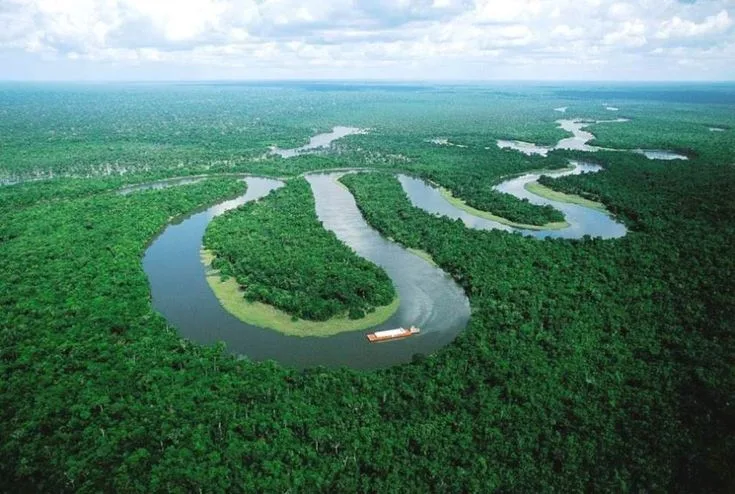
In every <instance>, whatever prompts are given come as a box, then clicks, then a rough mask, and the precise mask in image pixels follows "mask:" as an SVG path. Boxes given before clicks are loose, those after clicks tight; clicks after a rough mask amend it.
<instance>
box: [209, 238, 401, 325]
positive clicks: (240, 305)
mask: <svg viewBox="0 0 735 494" xmlns="http://www.w3.org/2000/svg"><path fill="white" fill-rule="evenodd" d="M200 254H201V259H202V263H203V264H204V267H205V268H206V278H207V284H208V285H209V286H210V288H211V289H212V291H213V292H214V294H215V296H216V297H217V300H218V301H219V302H220V304H221V305H222V307H223V308H224V309H225V310H226V311H227V312H229V313H230V314H232V315H233V316H235V317H236V318H237V319H239V320H240V321H243V322H245V323H247V324H252V325H254V326H259V327H262V328H268V329H272V330H275V331H278V332H280V333H283V334H286V335H289V336H301V337H307V336H316V337H326V336H334V335H336V334H340V333H346V332H350V331H360V330H363V329H367V328H371V327H374V326H377V325H379V324H382V323H384V322H385V321H387V320H388V319H389V318H390V317H391V316H392V315H393V314H395V312H396V311H397V310H398V307H399V305H400V299H399V298H398V296H396V297H395V299H393V301H392V302H391V303H390V304H389V305H386V306H382V307H377V308H376V309H375V310H374V311H373V312H371V313H369V314H367V315H366V316H365V317H363V318H361V319H349V318H348V317H347V315H346V314H345V315H343V316H339V317H333V318H331V319H328V320H326V321H307V320H304V319H296V320H294V318H293V316H292V315H291V314H288V313H287V312H284V311H282V310H279V309H277V308H275V307H273V306H272V305H268V304H264V303H262V302H249V301H247V300H245V298H244V297H243V295H242V290H241V289H240V286H239V285H238V284H237V281H236V280H235V278H232V277H231V278H229V279H227V280H226V281H222V279H221V277H220V274H219V272H218V271H216V270H214V269H212V267H211V266H212V260H213V259H214V256H213V255H212V253H211V252H209V251H207V250H206V249H202V250H201V252H200Z"/></svg>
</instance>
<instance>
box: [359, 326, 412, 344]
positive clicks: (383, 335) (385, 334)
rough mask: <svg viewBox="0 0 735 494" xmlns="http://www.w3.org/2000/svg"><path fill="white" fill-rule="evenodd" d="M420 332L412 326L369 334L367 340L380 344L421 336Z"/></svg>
mask: <svg viewBox="0 0 735 494" xmlns="http://www.w3.org/2000/svg"><path fill="white" fill-rule="evenodd" d="M420 332H421V330H420V329H419V328H417V327H416V326H411V327H410V328H396V329H386V330H385V331H376V332H374V333H369V334H368V335H367V339H368V340H369V341H370V343H379V342H381V341H390V340H397V339H400V338H408V337H409V336H413V335H415V334H419V333H420Z"/></svg>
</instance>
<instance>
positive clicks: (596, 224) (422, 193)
mask: <svg viewBox="0 0 735 494" xmlns="http://www.w3.org/2000/svg"><path fill="white" fill-rule="evenodd" d="M571 164H572V166H573V169H572V170H564V171H558V172H548V173H544V175H549V176H552V177H562V176H566V175H578V174H580V173H594V172H598V171H600V170H602V168H601V167H600V166H598V165H592V164H588V163H580V162H571ZM540 176H541V175H540V174H538V173H527V174H525V175H521V176H520V177H516V178H512V179H510V180H507V181H505V182H503V183H501V184H499V185H497V186H495V187H494V189H495V190H498V191H500V192H505V193H507V194H511V195H514V196H516V197H518V198H521V199H528V201H529V202H531V203H533V204H537V205H542V206H543V205H549V206H553V207H554V208H556V209H558V210H560V211H561V212H562V213H564V216H565V219H566V221H567V223H569V227H567V228H563V229H561V230H525V229H522V228H514V227H511V226H508V225H505V224H502V223H498V222H497V221H492V220H489V219H485V218H481V217H479V216H475V215H473V214H471V213H468V212H467V211H464V210H462V209H459V208H458V207H456V206H454V205H453V204H451V203H450V202H449V201H448V200H447V199H446V198H445V197H444V196H443V195H442V194H441V191H440V190H439V189H437V188H436V187H433V186H431V185H429V184H427V183H426V182H424V181H423V180H421V179H418V178H413V177H409V176H407V175H399V176H398V180H399V181H400V182H401V185H402V186H403V190H404V191H405V192H406V194H407V195H408V198H409V199H410V200H411V203H412V204H413V205H414V206H416V207H418V208H421V209H423V210H424V211H427V212H429V213H433V214H436V215H441V216H447V217H449V218H451V219H459V220H462V222H463V223H464V224H465V225H466V226H467V227H469V228H475V229H478V230H503V231H507V232H519V233H521V234H523V235H527V236H531V237H536V238H546V237H550V238H581V237H583V236H584V235H590V236H592V237H600V238H618V237H622V236H623V235H625V234H626V233H627V230H626V228H625V226H624V225H623V224H622V223H619V222H617V221H615V219H613V218H612V217H611V216H610V215H608V214H607V213H604V212H602V211H598V210H595V209H590V208H588V207H585V206H580V205H578V204H571V203H566V202H560V201H554V200H551V199H546V198H544V197H541V196H537V195H536V194H533V193H531V192H529V191H528V190H526V188H525V187H526V185H527V184H529V183H532V182H535V181H537V180H538V179H539V177H540Z"/></svg>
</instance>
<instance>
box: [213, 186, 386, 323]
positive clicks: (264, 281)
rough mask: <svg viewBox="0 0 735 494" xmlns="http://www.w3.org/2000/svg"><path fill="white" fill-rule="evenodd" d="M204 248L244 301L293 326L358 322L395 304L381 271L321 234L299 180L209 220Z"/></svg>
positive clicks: (309, 198) (311, 203) (307, 191)
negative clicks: (284, 316) (275, 311)
mask: <svg viewBox="0 0 735 494" xmlns="http://www.w3.org/2000/svg"><path fill="white" fill-rule="evenodd" d="M204 245H205V247H207V248H208V249H210V250H212V251H213V252H214V254H215V255H216V256H217V257H216V258H215V260H214V262H213V267H214V268H215V269H218V270H219V271H220V273H221V274H222V275H223V276H225V277H229V276H234V277H235V279H236V280H237V282H238V284H239V285H240V286H241V288H242V289H243V296H244V297H245V298H246V299H247V300H250V301H259V302H264V303H267V304H269V305H273V306H275V307H278V308H279V309H282V310H284V311H286V312H288V313H290V314H293V315H294V316H297V317H299V318H303V319H310V320H315V321H325V320H327V319H329V318H331V317H335V316H337V315H342V314H345V313H347V314H348V315H349V317H350V318H351V319H359V318H361V317H364V316H365V314H366V313H368V312H372V311H374V310H375V307H378V306H383V305H388V304H390V303H391V301H392V300H393V299H394V298H395V297H396V291H395V289H394V288H393V285H392V283H391V280H390V278H388V275H387V274H385V271H383V270H382V269H381V268H379V267H377V266H375V265H374V264H372V263H370V262H369V261H366V260H365V259H363V258H361V257H359V256H357V254H355V253H354V252H352V250H351V249H350V248H349V247H347V246H346V245H345V244H343V243H342V242H340V241H339V240H338V239H337V237H336V236H335V234H334V233H332V232H330V231H327V230H325V229H324V228H323V227H322V224H321V222H320V221H319V219H318V218H317V216H316V212H315V211H314V197H313V196H312V194H311V188H310V187H309V184H308V183H307V182H306V180H304V179H303V178H300V179H295V180H291V181H289V182H288V184H287V185H286V187H284V188H283V189H280V190H278V191H276V192H274V193H272V194H271V195H270V196H269V197H267V198H265V199H263V200H261V201H258V202H256V203H250V204H246V205H244V206H241V207H240V208H238V209H236V210H233V211H228V212H227V213H225V214H224V215H222V216H220V217H218V218H216V219H215V220H214V221H213V222H212V223H210V225H209V227H208V228H207V234H206V236H205V237H204Z"/></svg>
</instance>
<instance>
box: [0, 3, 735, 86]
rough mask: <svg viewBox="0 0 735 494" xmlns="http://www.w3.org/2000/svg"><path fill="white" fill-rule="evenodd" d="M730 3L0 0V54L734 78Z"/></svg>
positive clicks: (277, 67) (467, 72)
mask: <svg viewBox="0 0 735 494" xmlns="http://www.w3.org/2000/svg"><path fill="white" fill-rule="evenodd" d="M734 15H735V4H734V3H733V0H708V1H706V2H705V1H698V2H680V1H678V0H636V1H633V0H627V1H626V0H0V56H5V58H8V56H10V55H12V56H13V57H15V59H18V60H22V59H23V58H24V57H25V60H26V61H28V62H31V61H36V60H37V61H40V60H44V61H50V60H54V59H57V60H64V61H66V63H68V64H73V63H85V62H89V63H102V62H104V63H115V64H117V65H116V66H117V67H118V68H119V70H120V74H122V77H124V74H125V67H126V66H131V67H132V66H135V67H138V66H141V65H146V64H148V65H156V66H160V67H167V66H173V65H174V64H179V65H181V66H192V67H193V66H199V67H200V68H203V69H206V67H208V66H213V67H214V66H216V67H223V68H227V67H230V68H237V67H240V68H243V71H241V72H237V71H233V72H232V74H233V76H234V75H236V74H247V75H249V74H253V73H258V74H261V73H265V68H270V69H272V70H273V71H275V72H278V73H285V74H291V75H292V76H293V77H299V76H300V71H301V70H302V69H301V68H302V67H305V66H307V65H308V66H310V67H317V68H320V69H319V70H323V72H322V73H323V74H325V75H334V74H337V75H339V74H342V73H344V75H345V76H353V75H354V76H355V77H357V76H358V75H356V74H358V73H359V74H367V75H370V76H372V77H387V78H390V77H392V76H393V75H396V74H398V75H402V74H403V71H401V72H386V71H385V70H384V69H385V68H386V67H400V66H403V67H407V68H412V69H416V70H417V71H419V72H417V73H418V74H425V75H426V76H432V75H435V74H437V73H440V74H441V75H442V76H446V77H452V76H453V75H455V76H456V77H457V78H463V77H465V78H466V77H467V76H469V78H471V77H473V75H474V74H482V75H483V76H485V75H488V74H490V75H493V74H494V72H492V71H491V70H490V69H486V68H484V69H483V71H479V69H478V68H479V67H483V65H482V62H488V63H490V62H491V67H492V69H493V70H495V69H497V70H498V71H499V72H498V74H499V73H500V71H502V70H505V72H504V73H503V74H507V75H506V76H507V77H510V78H513V76H514V75H515V72H514V70H516V69H517V68H518V67H527V68H528V69H527V70H528V74H534V73H535V74H540V75H542V76H543V75H545V74H548V73H554V74H570V77H572V76H573V74H574V73H578V74H587V73H588V71H587V70H588V67H590V68H591V67H596V68H595V69H594V70H602V69H600V67H603V68H604V70H609V71H610V72H609V74H610V75H615V74H616V72H615V71H616V70H618V71H619V70H620V69H621V68H624V69H625V70H628V69H629V68H630V67H631V66H632V65H637V66H640V67H642V68H641V70H642V71H645V70H649V71H650V73H653V74H655V75H656V76H660V75H661V74H662V70H666V67H668V65H667V64H673V65H675V64H676V63H677V62H678V61H679V60H694V61H696V62H697V63H698V64H700V65H701V66H709V67H711V68H712V69H713V70H718V71H719V73H720V74H725V75H726V76H727V77H726V78H735V68H732V69H729V68H728V67H729V66H730V65H733V64H732V60H733V59H734V58H733V46H734V45H735V39H734V34H733V31H734V30H735V29H734V28H733V20H732V19H733V16H734ZM44 63H45V62H44ZM401 64H402V65H401ZM656 64H659V65H656ZM649 65H650V67H649ZM554 66H557V67H558V70H552V69H553V67H554ZM256 67H257V68H258V70H257V71H254V70H245V69H248V68H250V69H252V68H256ZM503 67H505V69H503ZM534 67H544V68H543V69H537V72H533V70H534ZM345 68H358V69H359V72H356V71H354V70H350V71H344V69H345ZM437 68H439V70H438V71H437ZM450 68H451V69H450ZM327 69H329V70H327ZM332 69H334V70H332ZM23 70H24V69H23V64H21V63H19V64H18V65H17V66H15V67H7V66H6V67H3V68H1V69H0V77H3V76H4V75H6V74H10V75H11V76H12V75H14V74H17V76H18V77H20V76H22V74H23ZM192 70H193V69H192ZM340 70H341V71H342V72H340ZM395 70H398V69H395ZM524 70H526V69H524ZM574 70H576V71H577V72H572V71H574ZM590 70H592V69H590ZM421 71H423V72H421ZM452 71H455V72H456V74H454V73H453V72H452ZM586 71H587V72H586ZM192 73H195V72H194V71H193V72H192ZM313 73H316V72H313ZM621 73H622V72H621ZM641 73H642V74H643V73H644V72H641ZM521 74H526V72H522V73H521ZM728 74H729V75H728ZM72 75H73V74H72Z"/></svg>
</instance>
